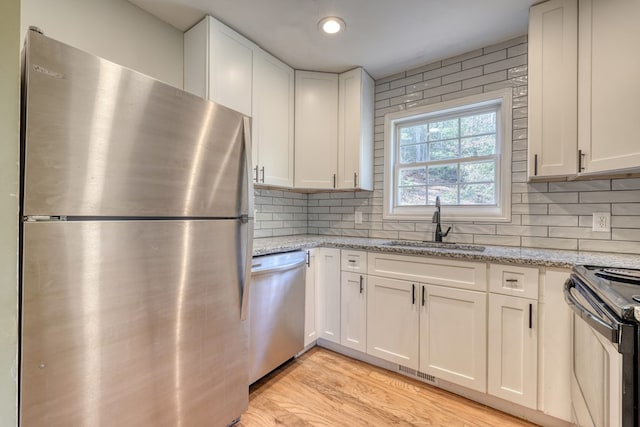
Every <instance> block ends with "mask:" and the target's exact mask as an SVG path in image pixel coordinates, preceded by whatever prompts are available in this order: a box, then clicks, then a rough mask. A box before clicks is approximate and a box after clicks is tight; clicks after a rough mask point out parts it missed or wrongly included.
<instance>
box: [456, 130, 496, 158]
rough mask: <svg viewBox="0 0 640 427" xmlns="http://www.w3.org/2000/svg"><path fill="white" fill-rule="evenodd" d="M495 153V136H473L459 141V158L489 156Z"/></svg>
mask: <svg viewBox="0 0 640 427" xmlns="http://www.w3.org/2000/svg"><path fill="white" fill-rule="evenodd" d="M495 153H496V136H495V135H484V136H475V137H472V138H462V139H461V140H460V157H476V156H491V155H493V154H495Z"/></svg>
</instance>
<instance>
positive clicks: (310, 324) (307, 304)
mask: <svg viewBox="0 0 640 427" xmlns="http://www.w3.org/2000/svg"><path fill="white" fill-rule="evenodd" d="M317 253H318V249H309V250H308V251H307V271H306V276H305V294H304V346H305V347H306V346H308V345H309V344H311V343H313V342H314V341H315V340H317V339H318V332H317V311H316V282H317V274H318V268H317V262H316V261H317Z"/></svg>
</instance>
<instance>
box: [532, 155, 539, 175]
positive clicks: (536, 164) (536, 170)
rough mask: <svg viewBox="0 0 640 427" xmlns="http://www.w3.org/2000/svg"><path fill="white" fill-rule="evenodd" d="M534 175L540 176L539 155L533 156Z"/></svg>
mask: <svg viewBox="0 0 640 427" xmlns="http://www.w3.org/2000/svg"><path fill="white" fill-rule="evenodd" d="M533 176H538V155H537V154H536V155H534V156H533Z"/></svg>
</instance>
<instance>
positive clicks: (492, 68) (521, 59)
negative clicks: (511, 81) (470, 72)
mask: <svg viewBox="0 0 640 427" xmlns="http://www.w3.org/2000/svg"><path fill="white" fill-rule="evenodd" d="M526 63H527V55H526V54H525V55H518V56H514V57H513V58H508V59H505V60H502V61H497V62H492V63H490V64H486V65H485V66H484V73H485V74H489V73H495V72H496V71H501V70H507V69H509V68H513V67H519V66H522V65H525V64H526ZM505 78H506V77H505Z"/></svg>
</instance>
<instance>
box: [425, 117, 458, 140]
mask: <svg viewBox="0 0 640 427" xmlns="http://www.w3.org/2000/svg"><path fill="white" fill-rule="evenodd" d="M457 137H458V119H451V120H444V121H441V122H433V123H429V141H438V140H441V139H451V138H457Z"/></svg>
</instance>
